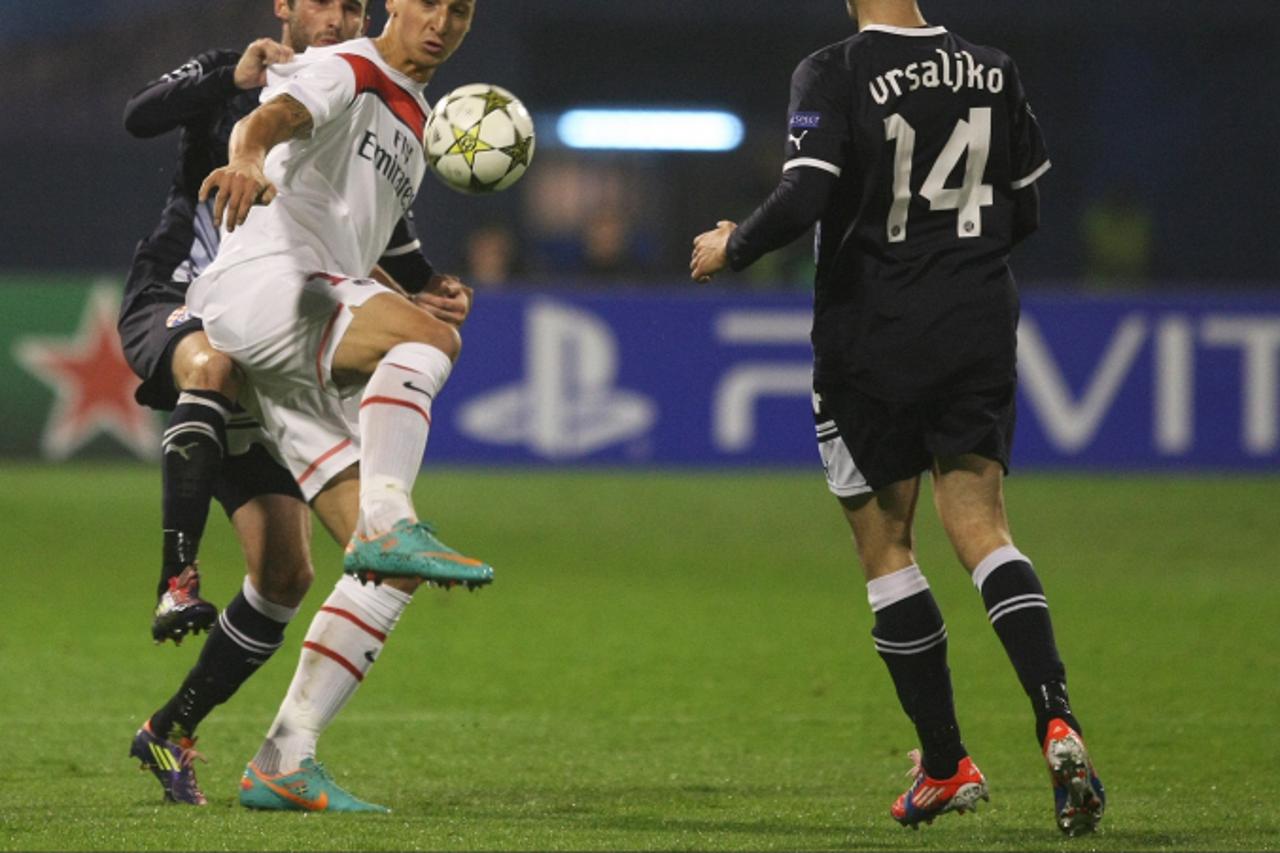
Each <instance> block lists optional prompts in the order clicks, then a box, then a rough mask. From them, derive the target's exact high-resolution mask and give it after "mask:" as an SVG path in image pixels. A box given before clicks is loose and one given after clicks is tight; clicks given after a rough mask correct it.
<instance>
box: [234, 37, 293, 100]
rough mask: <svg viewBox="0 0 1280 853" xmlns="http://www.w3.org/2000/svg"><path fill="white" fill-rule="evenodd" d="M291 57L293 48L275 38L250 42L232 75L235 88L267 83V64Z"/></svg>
mask: <svg viewBox="0 0 1280 853" xmlns="http://www.w3.org/2000/svg"><path fill="white" fill-rule="evenodd" d="M292 59H293V48H291V47H289V46H288V45H283V44H281V43H280V42H278V41H276V40H275V39H267V38H263V39H258V40H257V41H254V42H252V43H250V45H249V46H248V47H246V48H245V49H244V53H242V54H241V55H240V61H239V62H238V63H236V68H235V71H234V72H233V75H232V76H233V77H234V79H235V82H236V88H237V89H256V88H258V87H260V86H265V85H267V66H268V65H275V64H276V63H277V62H289V61H290V60H292Z"/></svg>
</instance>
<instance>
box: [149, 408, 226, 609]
mask: <svg viewBox="0 0 1280 853" xmlns="http://www.w3.org/2000/svg"><path fill="white" fill-rule="evenodd" d="M231 408H232V403H231V401H230V400H228V399H227V398H225V397H223V396H222V395H221V394H218V393H216V392H213V391H184V392H182V394H181V395H179V397H178V405H177V406H176V407H175V408H174V410H173V414H172V415H171V416H170V417H169V425H168V427H167V428H166V429H165V432H164V441H163V444H162V449H163V451H164V456H163V459H162V461H161V482H162V488H163V495H162V498H161V508H162V511H161V519H162V522H163V525H164V553H163V561H162V568H161V573H160V583H159V586H158V588H157V591H156V597H157V598H159V597H160V596H161V595H163V594H164V592H165V590H167V589H168V588H169V579H170V578H172V577H177V576H178V575H179V574H180V573H181V572H182V570H183V569H184V568H186V567H187V566H189V565H191V564H192V563H194V562H195V561H196V552H197V551H198V550H199V547H200V537H201V536H203V535H204V526H205V521H206V520H207V519H208V517H209V501H210V499H211V498H212V495H213V481H214V477H215V476H217V473H218V470H219V468H220V467H221V466H222V458H223V455H224V454H225V452H226V446H227V426H226V423H227V421H226V419H227V415H228V413H229V412H230V411H231Z"/></svg>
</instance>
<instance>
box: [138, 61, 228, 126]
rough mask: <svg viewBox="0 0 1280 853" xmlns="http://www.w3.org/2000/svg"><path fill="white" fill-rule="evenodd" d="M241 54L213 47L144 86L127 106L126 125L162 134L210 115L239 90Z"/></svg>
mask: <svg viewBox="0 0 1280 853" xmlns="http://www.w3.org/2000/svg"><path fill="white" fill-rule="evenodd" d="M239 61H240V54H238V53H235V52H234V51H226V50H211V51H207V52H205V53H202V54H199V55H198V56H195V57H193V58H192V59H190V60H188V61H187V62H186V63H185V64H184V65H182V66H180V67H178V68H175V69H174V70H172V71H170V72H169V73H168V74H165V75H164V76H163V77H160V78H159V79H156V80H153V81H151V82H150V83H148V84H147V85H146V86H143V87H142V88H141V89H140V90H138V92H137V93H135V94H134V96H133V97H132V98H130V99H129V102H128V103H127V104H125V108H124V126H125V129H126V130H127V131H129V133H131V134H132V135H134V136H138V137H143V138H146V137H150V136H158V135H160V134H162V133H166V132H168V131H170V130H173V129H174V128H177V127H181V126H182V125H184V124H186V123H187V122H189V121H192V120H194V119H196V118H199V117H201V116H204V115H207V114H208V112H209V110H211V109H212V108H214V107H216V106H220V105H221V104H222V103H223V102H225V101H226V100H227V98H229V97H231V96H232V95H234V94H235V93H236V92H238V91H239V90H238V89H237V88H236V84H235V67H236V63H237V62H239Z"/></svg>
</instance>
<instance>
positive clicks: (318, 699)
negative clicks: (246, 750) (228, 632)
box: [253, 575, 412, 774]
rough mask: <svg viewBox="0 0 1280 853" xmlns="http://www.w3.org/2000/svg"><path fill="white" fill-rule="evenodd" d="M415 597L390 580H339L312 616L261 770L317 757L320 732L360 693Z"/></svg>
mask: <svg viewBox="0 0 1280 853" xmlns="http://www.w3.org/2000/svg"><path fill="white" fill-rule="evenodd" d="M411 600H412V596H410V595H409V594H408V593H405V592H401V591H400V590H398V589H392V588H391V587H389V586H387V585H386V584H380V585H374V584H369V585H368V586H362V585H361V584H360V583H359V582H358V581H357V580H356V579H355V578H352V577H349V576H346V575H344V576H343V577H342V579H341V580H340V581H338V583H337V585H335V586H334V588H333V592H331V593H329V597H328V598H327V599H326V600H325V602H324V604H323V605H322V606H321V608H320V610H319V611H318V612H317V613H316V615H315V618H314V619H312V620H311V627H310V628H309V629H307V636H306V639H305V640H304V641H303V643H302V654H301V656H300V657H299V659H298V668H297V670H295V671H294V674H293V681H292V682H291V683H290V684H289V692H288V693H287V694H285V697H284V702H283V703H282V704H281V705H280V711H279V712H278V713H277V714H276V719H275V722H273V723H272V724H271V728H270V729H269V730H268V732H267V738H266V740H265V741H263V744H262V747H261V748H260V749H259V750H258V754H257V755H256V756H254V759H253V763H254V764H255V765H256V766H257V768H258V770H259V771H260V772H262V773H267V774H276V773H291V772H293V771H294V770H296V769H298V766H299V765H300V764H301V763H302V760H303V759H304V758H314V757H315V754H316V741H317V740H318V739H319V737H320V733H321V732H323V731H324V730H325V728H326V727H328V725H329V723H330V722H332V721H333V718H334V717H336V716H337V715H338V712H339V711H341V710H342V708H343V706H345V705H346V704H347V701H348V700H349V699H350V698H351V697H352V696H353V695H354V694H355V692H356V688H357V687H359V686H360V682H362V681H363V680H364V677H365V674H366V673H367V672H368V671H369V669H370V668H371V667H372V666H373V662H374V661H375V660H377V659H378V655H379V654H380V653H381V651H382V646H383V645H384V644H385V643H386V641H387V635H388V634H390V633H391V630H392V629H393V628H395V626H396V622H398V621H399V619H400V614H401V613H403V612H404V609H405V607H407V606H408V604H409V602H410V601H411Z"/></svg>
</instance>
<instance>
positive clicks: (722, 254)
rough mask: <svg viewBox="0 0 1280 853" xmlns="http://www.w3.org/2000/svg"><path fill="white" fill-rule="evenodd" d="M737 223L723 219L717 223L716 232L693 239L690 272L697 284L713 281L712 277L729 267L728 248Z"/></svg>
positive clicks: (702, 234)
mask: <svg viewBox="0 0 1280 853" xmlns="http://www.w3.org/2000/svg"><path fill="white" fill-rule="evenodd" d="M737 227H738V224H737V223H736V222H729V221H728V220H726V219H722V220H720V221H719V222H717V223H716V227H715V230H714V231H704V232H703V233H701V234H699V235H698V236H697V237H694V238H693V258H692V259H691V260H690V261H689V272H690V273H691V274H692V276H693V280H694V281H697V282H703V283H705V282H708V281H711V277H712V276H713V275H715V274H716V273H718V272H720V271H721V270H723V269H724V268H726V267H727V266H729V255H728V252H727V248H728V245H729V237H730V236H732V234H733V231H734V229H735V228H737Z"/></svg>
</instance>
